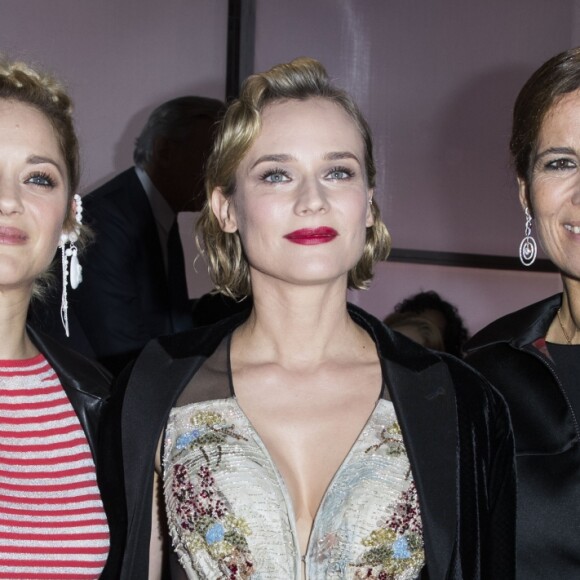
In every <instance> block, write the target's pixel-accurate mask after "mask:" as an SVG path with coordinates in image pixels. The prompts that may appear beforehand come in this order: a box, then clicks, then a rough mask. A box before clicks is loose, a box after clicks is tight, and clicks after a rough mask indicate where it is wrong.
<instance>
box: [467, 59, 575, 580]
mask: <svg viewBox="0 0 580 580" xmlns="http://www.w3.org/2000/svg"><path fill="white" fill-rule="evenodd" d="M510 147H511V153H512V155H513V159H514V163H515V168H516V172H517V180H518V186H519V197H520V202H521V204H522V208H523V210H524V213H525V218H526V226H525V227H526V230H525V237H524V239H523V240H522V245H521V247H520V258H521V260H522V262H523V263H524V265H530V263H531V262H533V260H534V259H535V255H536V243H535V240H534V239H533V234H532V232H531V228H532V224H533V226H534V228H535V232H536V233H537V235H538V238H539V241H540V243H541V245H542V247H543V249H544V251H545V253H546V254H547V256H548V258H549V259H550V260H551V261H552V262H553V263H554V264H555V265H556V266H557V267H558V269H559V270H560V274H561V277H562V284H563V292H562V293H561V294H557V295H556V296H552V297H551V298H547V299H545V300H543V301H541V302H538V303H536V304H533V305H531V306H528V307H527V308H524V309H522V310H519V311H518V312H514V313H512V314H509V315H507V316H505V317H503V318H501V319H499V320H497V321H495V322H494V323H492V324H491V325H489V326H488V327H487V328H485V329H484V330H482V331H481V332H479V333H478V334H477V335H476V336H475V337H474V338H473V339H472V340H471V341H470V343H468V346H467V350H468V352H469V356H468V358H467V361H468V362H469V363H470V364H471V365H473V366H474V367H476V368H477V369H478V370H480V371H481V372H482V373H483V374H484V375H486V376H487V377H488V378H489V379H490V381H491V382H492V383H493V384H494V385H495V386H496V387H497V388H498V389H499V390H500V391H501V392H502V393H503V395H504V397H505V398H506V400H507V402H508V405H509V407H510V412H511V417H512V421H513V428H514V435H515V439H516V456H517V472H518V512H517V516H518V518H517V534H516V546H517V561H516V568H517V575H518V578H522V579H525V580H530V579H533V578H542V579H544V578H559V579H567V578H578V577H580V543H579V542H578V531H579V530H580V441H579V427H578V419H577V417H578V414H579V413H580V384H579V382H578V377H579V376H580V329H579V327H580V48H576V49H572V50H569V51H567V52H564V53H562V54H559V55H557V56H555V57H553V58H552V59H550V60H549V61H548V62H546V63H545V64H544V65H543V66H542V67H540V68H539V69H538V70H537V71H536V72H535V73H534V74H533V75H532V77H531V78H530V79H529V80H528V82H527V83H526V84H525V85H524V87H523V89H522V90H521V92H520V94H519V96H518V98H517V100H516V104H515V108H514V115H513V129H512V137H511V143H510Z"/></svg>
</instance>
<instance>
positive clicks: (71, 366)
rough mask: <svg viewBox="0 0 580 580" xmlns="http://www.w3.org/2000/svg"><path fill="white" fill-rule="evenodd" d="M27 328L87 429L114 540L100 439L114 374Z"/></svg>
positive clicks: (111, 500)
mask: <svg viewBox="0 0 580 580" xmlns="http://www.w3.org/2000/svg"><path fill="white" fill-rule="evenodd" d="M27 332H28V336H29V337H30V338H31V340H32V341H33V342H34V344H35V345H36V347H37V348H38V350H39V351H40V352H41V353H42V354H43V355H44V356H45V357H46V360H47V361H48V362H49V363H50V365H51V366H52V368H53V369H54V371H55V372H56V374H57V375H58V378H59V379H60V383H61V385H62V387H63V389H64V391H65V393H66V395H67V397H68V399H69V401H70V402H71V405H72V406H73V409H74V410H75V412H76V414H77V417H78V418H79V422H80V424H81V426H82V428H83V430H84V432H85V435H86V437H87V441H88V443H89V447H90V448H91V451H92V454H93V460H94V462H95V466H96V469H97V482H98V484H99V489H100V491H101V497H102V500H103V504H104V507H105V512H106V513H107V519H108V521H109V529H110V533H111V541H113V539H114V538H116V537H117V535H118V534H119V533H120V530H118V529H115V530H114V529H111V528H112V525H113V523H114V522H115V521H116V518H112V517H111V515H110V506H111V505H112V503H113V501H114V498H112V497H111V493H109V492H110V491H111V490H110V488H108V487H107V486H106V485H103V482H104V480H105V474H104V473H103V471H104V470H105V469H106V467H105V464H106V462H105V461H103V459H104V457H103V452H102V451H103V450H102V446H101V445H100V442H99V438H100V426H101V415H102V413H103V411H104V409H105V406H106V404H107V400H108V398H109V394H110V384H111V376H110V374H109V373H108V371H106V370H105V369H104V368H103V367H101V366H100V365H98V364H97V363H96V362H93V361H92V360H90V359H88V358H85V357H84V356H83V355H81V354H79V353H77V352H75V351H73V350H70V349H68V348H66V347H64V346H62V344H60V343H59V342H57V341H56V340H54V339H53V338H51V337H50V336H48V335H46V334H44V333H42V332H39V331H38V330H35V329H34V328H32V327H30V326H29V327H28V328H27ZM105 453H106V450H105ZM117 577H118V575H117V574H116V573H113V572H112V571H111V573H110V574H105V573H104V574H103V575H101V578H102V579H103V580H104V579H105V578H110V579H113V578H117Z"/></svg>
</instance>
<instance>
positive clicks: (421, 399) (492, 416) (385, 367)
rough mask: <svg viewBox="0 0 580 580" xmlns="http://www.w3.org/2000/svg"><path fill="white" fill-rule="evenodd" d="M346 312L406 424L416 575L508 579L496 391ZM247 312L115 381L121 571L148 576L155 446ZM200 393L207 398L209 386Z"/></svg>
mask: <svg viewBox="0 0 580 580" xmlns="http://www.w3.org/2000/svg"><path fill="white" fill-rule="evenodd" d="M349 312H350V314H351V316H352V318H353V319H354V320H355V321H356V322H357V323H358V324H360V325H361V326H362V327H363V328H364V329H365V330H366V331H367V332H368V333H369V334H370V335H371V337H372V338H373V339H374V340H375V342H376V345H377V349H378V354H379V357H380V361H381V365H382V371H383V377H384V380H385V382H386V384H387V385H388V389H389V393H390V396H391V399H392V401H393V404H394V406H395V410H396V412H397V417H398V420H399V423H400V425H401V429H402V432H403V437H404V440H405V445H406V448H407V453H408V455H409V460H410V463H411V467H412V470H413V476H414V479H415V483H416V486H417V490H418V494H419V501H420V507H421V517H422V520H423V533H424V542H425V554H426V561H427V565H426V568H425V570H424V572H423V574H422V576H421V578H430V579H437V580H443V579H455V580H458V579H493V580H501V579H508V578H513V576H514V534H515V476H514V465H513V453H514V450H513V439H512V433H511V427H510V423H509V417H508V413H507V408H506V405H505V403H504V401H503V399H502V398H501V396H499V395H498V394H497V393H496V392H495V391H494V389H493V388H492V387H491V386H490V385H489V384H488V383H487V382H486V381H485V380H484V379H483V378H482V377H481V376H480V375H478V374H476V373H475V372H474V371H473V370H472V369H470V368H469V367H467V365H465V364H464V363H462V362H461V361H459V360H458V359H455V358H454V357H451V356H449V355H445V354H442V353H435V352H433V351H428V350H426V349H424V348H422V347H420V346H419V345H417V344H415V343H414V342H412V341H410V340H408V339H406V338H405V337H403V336H401V335H398V334H396V333H393V332H391V331H390V330H389V329H388V328H387V327H386V326H385V325H384V324H382V323H381V322H380V321H378V320H377V319H376V318H374V317H372V316H370V315H368V314H366V313H365V312H364V311H362V310H360V309H358V308H356V307H354V306H349ZM246 316H247V313H242V314H237V315H235V316H233V317H231V318H229V319H226V320H222V321H220V322H218V323H217V324H215V325H213V326H209V327H205V328H199V329H197V330H196V331H195V332H191V333H183V334H178V335H175V336H172V337H163V338H161V339H158V340H155V341H152V342H151V343H150V344H149V345H148V346H147V347H146V348H145V350H144V351H143V353H142V354H141V356H140V357H139V359H138V360H137V362H136V363H135V366H134V368H133V371H132V374H131V376H130V379H129V380H128V384H126V385H124V384H123V381H121V383H120V384H119V386H118V388H117V389H116V393H115V396H114V398H115V401H114V402H113V404H112V406H111V415H110V416H109V418H108V428H107V431H108V433H110V434H111V436H112V437H114V438H117V445H116V446H115V447H116V448H122V461H123V463H124V465H123V466H121V465H120V462H121V457H117V461H118V462H119V464H118V465H117V467H116V468H115V467H114V466H112V467H111V469H110V470H109V471H110V472H111V473H115V472H116V473H117V474H118V478H119V480H120V482H122V480H124V482H125V493H126V495H125V497H126V507H127V509H126V512H125V511H124V510H121V509H120V510H119V513H121V514H125V513H126V517H127V518H128V535H127V545H126V551H125V557H124V561H123V570H122V573H121V576H120V578H121V579H122V580H134V579H136V578H146V576H147V572H146V571H147V566H148V556H149V554H148V551H149V537H150V528H151V496H152V481H153V465H154V456H155V450H156V448H157V442H158V441H159V438H160V436H161V434H162V431H163V429H164V426H165V424H166V422H167V418H168V415H169V412H170V410H171V407H172V406H173V405H174V403H175V401H176V400H177V398H178V396H179V394H180V393H181V391H182V390H183V389H184V388H185V386H186V385H187V383H188V381H189V380H190V379H191V377H192V376H193V375H194V374H195V372H196V371H197V370H198V369H199V368H200V367H201V365H202V364H203V362H204V361H205V359H206V358H207V357H208V356H210V355H211V354H212V353H213V351H214V350H215V349H216V348H217V346H218V345H219V343H220V342H221V340H222V339H223V338H224V337H225V336H226V335H228V334H229V333H231V332H232V331H233V330H234V329H235V328H236V327H237V326H238V325H239V324H240V323H241V322H242V321H243V320H244V318H245V317H246ZM123 393H124V396H123ZM200 396H201V395H200ZM204 396H206V397H207V399H208V400H210V399H211V397H212V393H211V392H210V393H206V394H204ZM213 396H215V394H214V395H213ZM119 484H120V483H119ZM118 497H119V498H120V500H121V499H122V497H123V496H122V494H121V493H119V494H118Z"/></svg>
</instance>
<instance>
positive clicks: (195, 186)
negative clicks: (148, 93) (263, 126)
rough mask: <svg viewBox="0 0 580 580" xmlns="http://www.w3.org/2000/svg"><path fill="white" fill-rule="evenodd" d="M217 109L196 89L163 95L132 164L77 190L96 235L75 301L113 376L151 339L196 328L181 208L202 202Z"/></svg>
mask: <svg viewBox="0 0 580 580" xmlns="http://www.w3.org/2000/svg"><path fill="white" fill-rule="evenodd" d="M223 107H224V105H223V103H222V102H221V101H218V100H216V99H210V98H205V97H194V96H186V97H180V98H177V99H173V100H171V101H168V102H166V103H163V104H162V105H160V106H159V107H157V108H156V109H155V110H154V111H153V112H152V113H151V115H150V117H149V119H148V121H147V123H146V125H145V127H144V128H143V130H142V131H141V134H140V135H139V137H138V138H137V140H136V145H135V150H134V153H133V159H134V162H135V166H134V167H131V168H130V169H127V170H126V171H124V172H122V173H121V174H120V175H117V176H116V177H114V178H113V179H112V180H110V181H109V182H107V183H105V184H104V185H102V186H101V187H99V188H98V189H96V190H95V191H93V192H92V193H90V194H88V195H86V196H85V197H83V206H84V213H83V217H84V221H85V222H86V223H87V224H88V225H89V226H90V227H91V228H92V230H93V232H94V234H95V241H94V243H93V244H91V245H90V246H89V247H88V248H87V250H86V252H84V253H83V256H82V265H83V283H82V284H81V285H80V286H79V288H78V290H77V291H75V297H74V300H73V301H71V305H72V307H73V308H74V310H75V314H76V317H77V318H78V320H79V322H80V324H81V326H82V328H83V330H84V333H85V334H86V336H87V337H88V340H89V342H90V344H91V346H92V348H93V350H94V352H95V354H96V357H97V358H98V359H99V360H100V361H101V362H102V363H103V364H104V365H105V366H107V367H108V368H109V369H110V370H111V371H112V372H113V373H114V374H116V373H117V372H118V371H119V370H120V369H121V368H122V367H123V366H124V365H125V364H126V363H127V362H128V361H129V360H130V359H131V358H132V357H133V356H135V354H137V352H138V351H139V350H140V349H141V348H142V347H143V346H144V345H145V343H146V342H147V341H148V340H149V339H151V338H154V337H157V336H160V335H163V334H172V333H175V332H180V331H183V330H188V329H190V328H192V327H193V320H192V311H191V304H190V302H189V297H188V291H187V282H186V278H185V266H184V261H183V248H182V246H181V240H180V235H179V229H178V224H177V214H178V213H179V212H181V211H194V212H195V211H199V210H200V209H201V206H202V205H203V202H204V201H205V194H204V191H203V168H204V164H205V161H206V159H207V156H208V155H209V152H210V151H211V144H212V133H213V126H214V125H215V123H216V120H217V119H218V118H219V116H220V114H221V113H222V111H223ZM192 243H193V239H192Z"/></svg>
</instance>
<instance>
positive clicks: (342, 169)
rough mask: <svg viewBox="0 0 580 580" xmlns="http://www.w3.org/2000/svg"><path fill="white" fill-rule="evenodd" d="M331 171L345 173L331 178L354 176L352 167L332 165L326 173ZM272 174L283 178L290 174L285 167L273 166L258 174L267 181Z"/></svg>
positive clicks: (288, 177)
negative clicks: (342, 175)
mask: <svg viewBox="0 0 580 580" xmlns="http://www.w3.org/2000/svg"><path fill="white" fill-rule="evenodd" d="M333 173H344V174H345V175H346V178H333V179H339V180H340V179H347V178H351V177H354V175H355V172H354V171H353V170H352V169H349V168H348V167H342V166H337V167H333V168H332V169H331V170H330V171H329V172H328V173H327V174H326V175H327V176H329V175H332V174H333ZM272 175H282V176H284V177H285V178H287V179H290V175H289V173H288V172H287V171H286V170H285V169H280V168H277V167H274V168H272V169H268V170H267V171H265V172H264V173H262V175H260V180H261V181H267V180H268V178H269V177H272ZM271 183H277V182H271ZM278 183H279V182H278Z"/></svg>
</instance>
